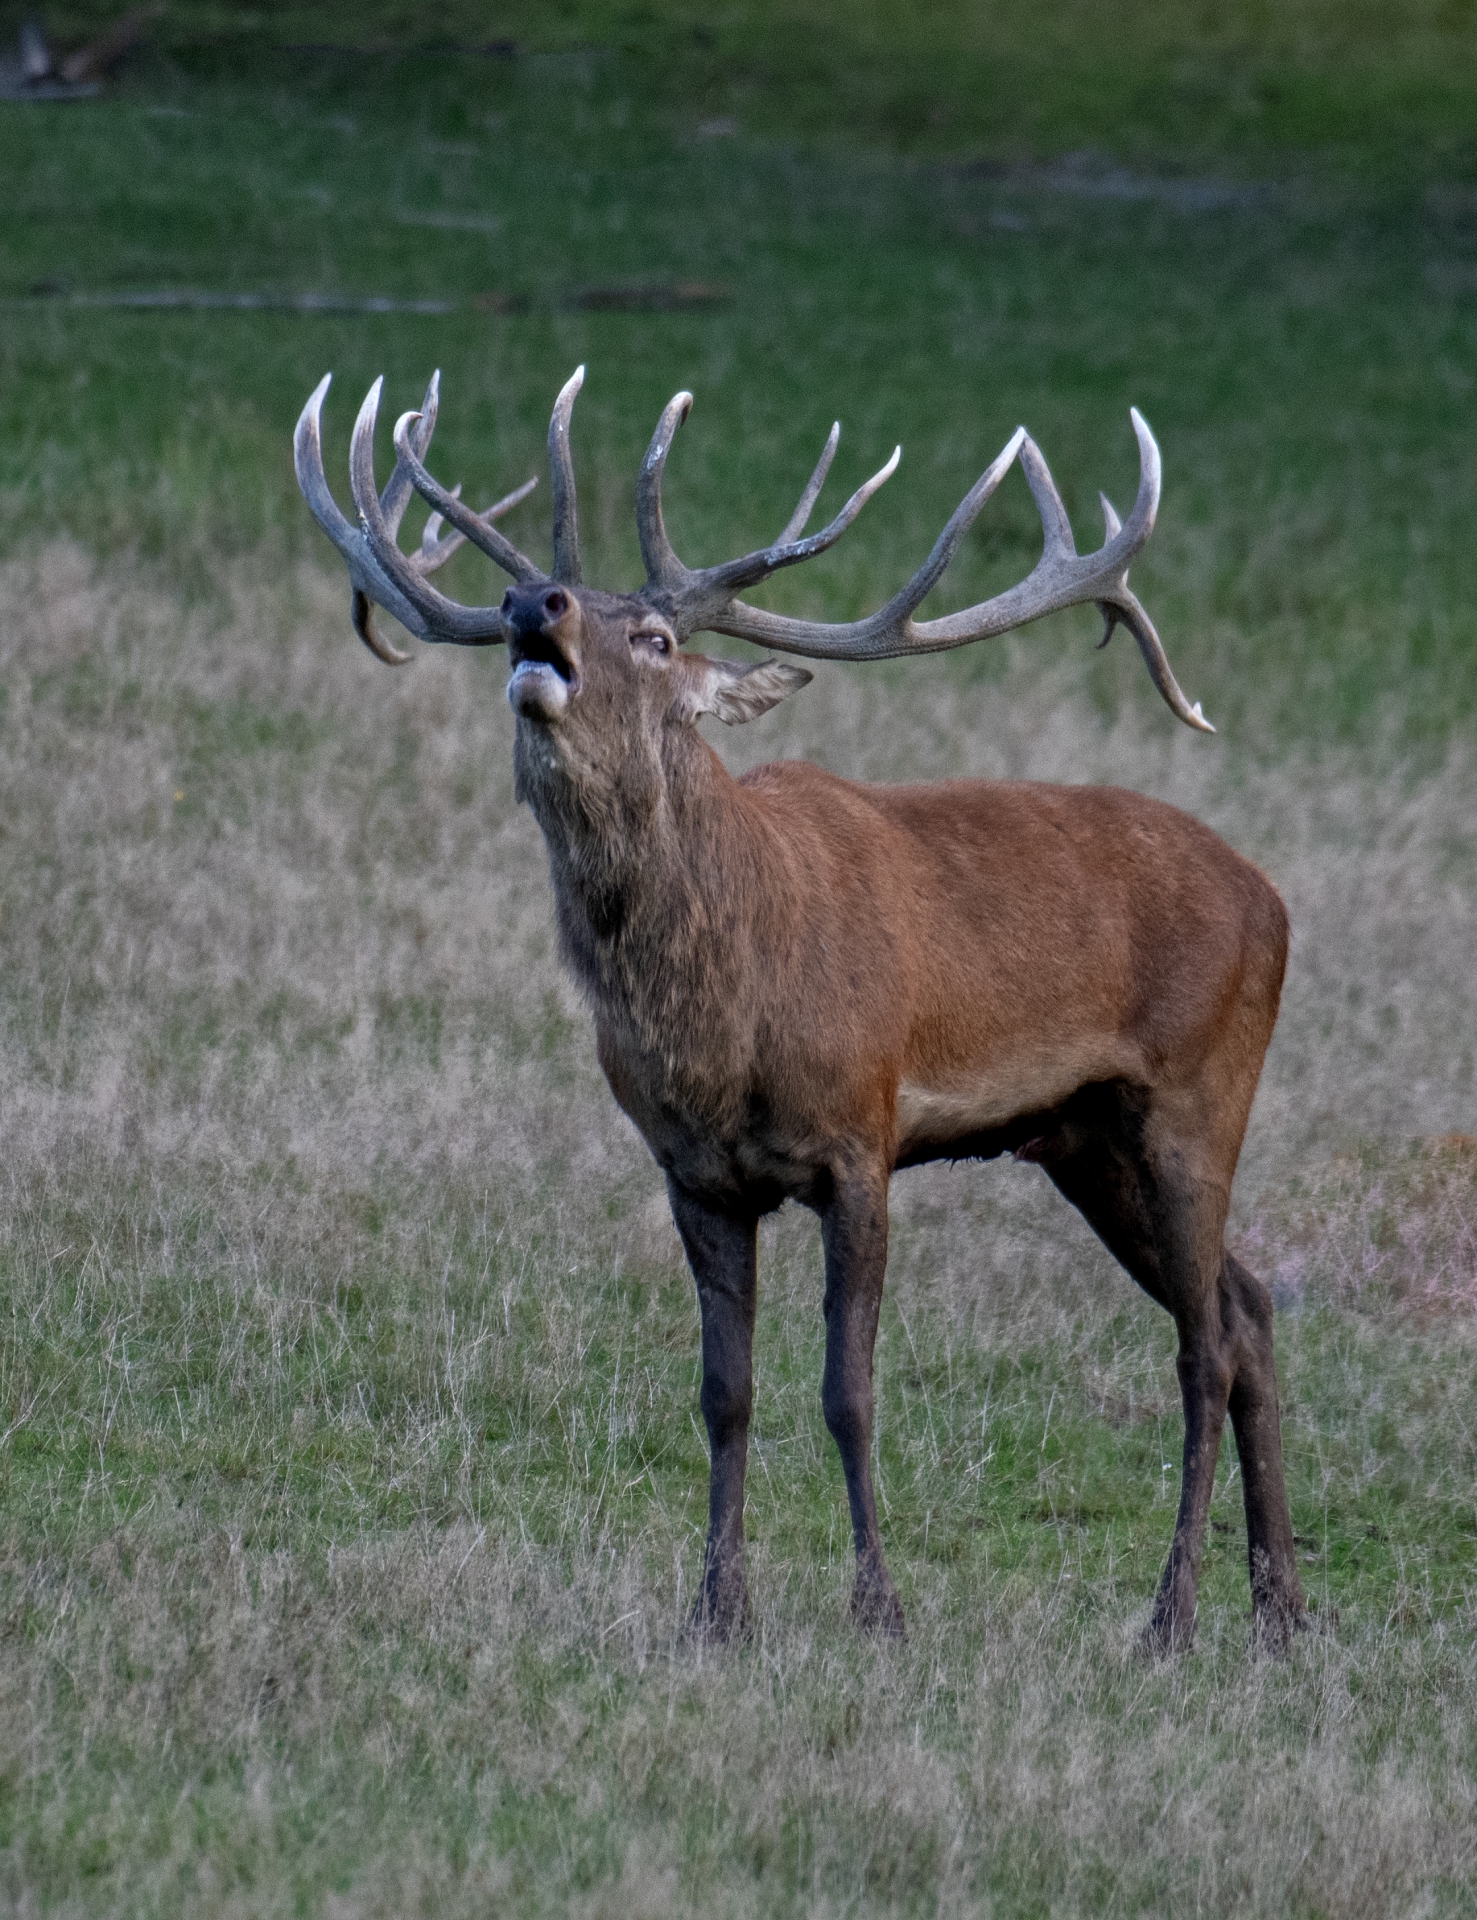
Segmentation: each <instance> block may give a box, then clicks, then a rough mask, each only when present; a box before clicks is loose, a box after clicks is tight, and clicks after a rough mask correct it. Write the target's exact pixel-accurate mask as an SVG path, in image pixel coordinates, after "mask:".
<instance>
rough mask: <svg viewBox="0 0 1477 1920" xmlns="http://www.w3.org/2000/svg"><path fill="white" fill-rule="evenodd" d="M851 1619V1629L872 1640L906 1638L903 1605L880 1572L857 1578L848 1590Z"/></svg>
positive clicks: (887, 1578) (883, 1573)
mask: <svg viewBox="0 0 1477 1920" xmlns="http://www.w3.org/2000/svg"><path fill="white" fill-rule="evenodd" d="M851 1618H852V1624H853V1625H854V1626H856V1627H858V1628H860V1630H861V1631H862V1632H863V1633H869V1634H871V1635H872V1636H873V1637H874V1638H875V1639H878V1640H903V1639H906V1638H907V1631H908V1630H907V1626H906V1624H905V1623H904V1620H903V1603H902V1601H901V1600H899V1599H898V1597H897V1588H896V1587H895V1586H894V1585H893V1584H892V1581H891V1579H890V1578H889V1577H888V1575H887V1573H886V1572H885V1571H884V1570H883V1569H882V1568H878V1569H876V1570H875V1571H874V1572H870V1573H868V1574H865V1575H863V1574H860V1573H859V1574H858V1575H857V1580H856V1585H855V1586H854V1587H853V1588H852V1590H851Z"/></svg>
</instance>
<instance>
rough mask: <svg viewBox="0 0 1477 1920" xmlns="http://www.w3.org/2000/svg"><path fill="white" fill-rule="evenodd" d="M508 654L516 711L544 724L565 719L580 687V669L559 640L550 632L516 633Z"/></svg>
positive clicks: (510, 696)
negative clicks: (511, 670)
mask: <svg viewBox="0 0 1477 1920" xmlns="http://www.w3.org/2000/svg"><path fill="white" fill-rule="evenodd" d="M508 658H509V660H510V662H511V663H512V668H513V677H512V678H511V679H510V680H509V682H508V702H509V705H510V706H511V707H512V709H513V711H514V713H517V714H521V715H522V716H523V718H524V719H525V720H537V721H541V722H542V723H543V724H544V725H545V726H552V725H554V724H555V723H556V722H558V721H559V720H562V719H563V717H564V715H565V713H566V712H567V711H568V708H569V703H570V700H571V699H572V698H573V697H574V695H575V694H576V693H577V692H578V691H579V673H578V670H577V669H576V667H575V664H574V662H573V661H572V660H571V659H570V658H569V655H568V654H567V653H565V651H564V649H563V648H562V647H561V646H560V645H559V642H558V641H557V640H555V639H554V638H553V637H552V636H551V635H550V634H547V633H526V634H525V633H519V634H514V635H512V636H511V637H510V638H509V641H508Z"/></svg>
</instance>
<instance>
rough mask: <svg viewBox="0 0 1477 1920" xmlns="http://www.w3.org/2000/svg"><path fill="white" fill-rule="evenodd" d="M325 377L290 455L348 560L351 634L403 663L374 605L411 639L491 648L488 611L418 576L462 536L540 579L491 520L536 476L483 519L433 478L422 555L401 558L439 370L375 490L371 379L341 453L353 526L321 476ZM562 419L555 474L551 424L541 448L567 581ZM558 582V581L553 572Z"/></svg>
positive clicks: (496, 636) (570, 512) (491, 613)
mask: <svg viewBox="0 0 1477 1920" xmlns="http://www.w3.org/2000/svg"><path fill="white" fill-rule="evenodd" d="M584 372H585V370H584V368H583V367H581V368H580V369H579V371H578V373H576V374H575V376H574V378H573V380H571V381H570V382H569V383H568V385H567V386H566V387H565V389H564V392H563V393H561V394H560V396H559V400H560V404H561V406H563V405H564V402H565V397H566V395H567V396H568V403H569V406H572V405H573V403H574V394H575V393H578V391H579V383H580V381H581V380H582V379H583V378H584ZM332 381H333V375H332V374H331V373H326V374H324V376H323V378H322V379H321V380H320V381H319V383H318V385H317V386H316V387H315V388H314V389H313V392H312V393H311V395H310V396H309V398H308V404H307V405H306V406H305V407H304V408H303V410H302V413H301V415H300V416H299V418H298V423H297V432H296V433H295V434H294V435H293V443H292V451H293V460H294V464H295V465H296V468H297V483H298V486H299V487H300V488H301V489H302V493H303V498H304V499H305V500H306V501H307V503H308V505H309V506H310V507H311V508H312V510H313V515H314V518H315V519H316V520H317V522H318V524H319V526H320V527H322V529H323V531H324V532H325V533H326V534H327V535H328V537H329V539H330V540H331V541H332V542H333V544H334V545H335V546H336V547H337V548H338V550H339V552H340V553H341V554H342V555H343V556H344V559H345V560H346V561H347V562H348V564H349V579H350V581H351V582H352V584H353V588H354V597H353V601H352V619H353V622H354V631H355V632H356V633H357V634H358V636H359V638H360V639H361V640H362V641H363V642H364V644H365V646H366V647H368V648H369V650H370V652H371V653H372V654H375V655H376V656H377V657H378V658H379V659H381V660H383V661H384V662H385V664H386V665H387V666H391V667H400V666H404V664H405V662H406V661H407V660H409V659H410V657H411V656H410V655H409V654H408V653H402V652H401V651H400V650H399V648H398V647H392V646H391V645H390V644H389V643H388V641H385V640H382V639H381V638H380V637H379V635H378V634H377V633H376V632H375V630H374V625H373V622H372V620H371V617H370V603H371V602H372V601H373V602H377V603H378V604H379V605H380V606H382V607H384V608H386V609H387V611H388V612H390V613H393V614H394V616H395V618H396V619H397V620H398V621H399V622H400V624H401V625H402V626H403V627H406V628H408V629H409V631H410V632H411V633H413V634H415V635H416V637H417V638H418V639H421V640H441V641H448V642H450V643H451V644H453V645H456V646H463V647H490V646H495V645H497V643H498V642H499V641H501V639H502V637H503V629H502V620H501V617H500V615H499V613H498V610H497V608H496V607H463V606H461V605H459V604H458V603H457V602H456V601H455V600H448V599H447V598H446V596H445V594H442V593H438V592H437V590H436V589H435V588H434V587H432V586H428V585H427V584H426V576H427V574H431V573H434V572H435V571H436V569H437V567H439V566H443V565H444V564H445V563H446V561H448V560H449V559H450V558H451V556H452V554H454V553H455V552H456V550H457V549H458V547H460V546H461V545H462V544H463V542H464V541H468V540H470V541H471V542H472V544H473V545H474V546H477V547H480V548H481V549H482V551H483V552H484V553H486V554H488V555H489V556H490V557H491V558H492V559H494V560H496V561H497V563H498V565H499V566H502V567H506V568H507V570H508V572H509V573H511V574H512V575H513V577H514V579H515V580H543V579H544V578H546V576H545V575H544V574H543V573H542V572H541V571H540V570H539V569H538V568H537V567H536V566H535V565H534V564H533V562H532V561H531V560H530V559H529V558H528V557H527V555H526V554H522V553H520V552H519V551H518V549H517V548H516V547H515V546H514V545H513V543H512V542H511V541H510V540H505V539H504V538H503V536H502V534H500V533H498V532H497V531H496V530H495V528H494V527H493V524H492V523H493V522H494V521H495V520H497V519H500V518H501V516H502V515H503V514H505V513H507V512H508V511H509V510H510V509H511V508H513V507H516V506H517V504H518V502H519V501H520V500H526V499H527V498H528V496H529V494H530V493H532V491H533V489H534V488H535V487H536V486H537V485H538V479H537V477H535V478H534V479H532V480H525V481H524V483H523V485H522V486H521V487H518V488H516V489H515V490H514V491H513V492H512V493H509V494H505V495H504V497H503V498H502V499H501V500H499V501H498V502H497V503H496V505H494V506H491V507H488V508H487V510H486V511H485V512H484V513H473V511H472V509H471V508H470V507H467V506H464V505H463V504H462V501H461V488H460V487H459V486H458V487H454V488H453V489H452V490H451V491H450V492H449V493H448V492H446V490H445V489H444V488H441V487H437V486H436V483H435V482H434V481H432V482H431V485H432V488H433V489H434V491H435V492H436V494H437V496H438V501H439V504H438V503H437V502H434V501H433V502H432V507H433V511H432V513H431V517H430V519H429V520H428V521H427V522H426V527H425V532H424V533H423V534H422V535H421V545H420V551H419V553H415V554H407V553H402V552H401V550H400V547H399V545H398V543H397V541H396V538H395V536H396V534H397V533H398V532H399V531H400V522H401V519H402V518H403V516H404V513H405V509H406V507H407V506H408V505H409V504H410V496H411V494H412V493H414V492H416V491H417V490H419V491H421V492H424V491H425V488H424V487H421V486H420V482H419V480H418V479H417V478H416V476H417V474H419V475H420V476H422V477H423V478H425V479H429V478H430V476H429V475H428V474H426V472H425V469H424V468H423V467H422V466H421V464H420V462H421V458H422V456H423V455H424V454H425V452H426V449H427V448H428V447H429V446H430V444H431V435H432V434H433V433H434V432H435V431H436V412H437V407H438V405H439V402H440V392H441V375H440V372H439V371H438V372H436V373H433V374H432V375H431V384H430V385H429V386H428V387H427V388H426V397H425V401H424V402H423V404H422V406H421V410H420V412H419V413H418V414H414V415H407V419H413V420H414V422H415V430H414V432H413V434H411V435H410V436H409V440H408V444H407V454H408V456H409V457H408V458H407V457H403V456H402V458H400V459H398V460H397V461H396V462H395V470H394V472H393V473H392V474H391V475H390V477H389V479H388V480H387V481H386V483H385V490H384V492H383V493H377V492H376V491H375V484H374V425H375V420H376V418H377V417H378V414H379V399H380V390H381V388H382V387H383V386H384V380H383V378H381V379H379V380H376V381H375V383H374V385H373V386H372V387H371V388H370V389H369V392H368V393H367V394H366V395H365V399H364V404H363V406H362V407H360V409H359V418H358V419H357V420H356V421H355V423H354V438H353V440H352V442H351V444H350V451H349V484H350V488H351V490H352V492H353V495H354V505H355V506H356V507H357V508H358V509H359V525H358V526H357V527H356V526H354V525H353V523H352V522H351V521H350V520H349V519H348V517H347V516H346V515H345V514H344V513H343V512H342V511H341V510H340V508H339V504H338V502H337V501H336V500H335V499H334V497H333V494H332V493H331V491H330V490H329V485H328V477H327V475H326V474H325V473H324V471H323V433H322V423H321V416H322V412H323V401H324V397H325V396H326V394H327V392H328V389H329V386H330V385H331V383H332ZM554 418H555V420H556V422H557V421H558V419H559V408H557V407H556V408H555V412H554ZM568 422H569V411H568V406H565V407H564V449H563V456H564V457H563V470H562V471H561V469H560V466H559V463H558V460H557V458H555V457H554V428H553V427H552V426H551V427H550V429H549V450H550V456H551V459H554V501H555V516H556V517H555V530H554V540H555V555H556V559H557V557H558V556H559V555H560V554H561V551H562V552H563V553H564V554H565V556H566V557H567V556H568V555H569V554H570V553H571V552H572V553H573V565H574V569H575V573H574V577H575V579H578V578H579V554H578V551H577V549H575V548H574V547H573V546H572V544H571V543H573V541H574V538H575V535H574V486H573V480H572V477H571V476H570V475H569V452H568V438H569V433H568ZM561 483H563V484H562V485H561ZM565 502H567V531H566V532H565V533H564V535H563V543H564V544H563V546H562V548H561V526H562V525H565V524H566V522H565V521H563V520H561V517H560V509H561V505H562V504H563V503H565ZM443 520H449V521H450V522H451V523H452V525H453V526H454V527H455V528H456V532H455V533H450V534H447V535H446V536H445V537H444V538H441V537H438V536H439V535H440V532H441V523H442V521H443ZM557 577H559V578H564V577H565V576H564V575H562V574H561V575H558V576H557Z"/></svg>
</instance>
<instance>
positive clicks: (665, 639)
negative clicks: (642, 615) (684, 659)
mask: <svg viewBox="0 0 1477 1920" xmlns="http://www.w3.org/2000/svg"><path fill="white" fill-rule="evenodd" d="M631 645H632V646H633V647H645V648H646V650H647V651H648V652H650V653H654V654H656V655H658V656H659V657H660V658H661V659H663V660H665V659H666V657H667V655H668V654H669V653H670V652H671V651H672V636H671V634H669V633H663V632H662V631H661V629H660V628H659V627H638V628H637V629H636V631H635V632H634V633H633V634H632V635H631Z"/></svg>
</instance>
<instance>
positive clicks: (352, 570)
mask: <svg viewBox="0 0 1477 1920" xmlns="http://www.w3.org/2000/svg"><path fill="white" fill-rule="evenodd" d="M332 384H333V375H332V374H331V373H325V374H324V376H323V378H322V379H321V380H320V381H319V382H318V384H317V386H316V387H315V388H314V389H313V391H312V393H311V394H310V395H309V396H308V401H307V405H306V406H305V407H304V408H303V410H302V412H301V413H300V414H299V415H298V422H297V430H296V432H295V433H294V434H293V437H292V453H293V464H294V466H295V467H296V469H297V483H298V486H299V487H300V488H301V489H302V494H303V498H304V499H305V500H306V501H307V503H308V505H309V507H310V508H311V509H312V512H313V517H314V519H315V520H317V522H318V524H319V526H320V527H322V529H323V531H324V532H325V533H326V534H327V535H328V537H329V539H330V540H331V541H332V542H333V544H334V545H335V546H336V547H337V548H338V550H339V552H340V553H341V554H342V555H343V557H344V559H345V560H346V561H347V562H348V566H349V581H350V585H351V587H352V594H351V597H350V602H349V607H350V618H351V619H352V621H353V625H354V631H355V633H357V634H358V636H359V638H360V639H361V640H362V641H363V642H364V644H365V646H366V647H368V648H369V650H370V652H371V653H373V654H375V655H376V656H377V657H378V658H379V659H381V660H383V661H384V663H385V665H386V666H388V667H403V666H404V665H405V663H406V661H407V660H409V658H410V655H409V654H408V653H402V652H401V651H400V649H399V648H398V647H392V646H391V645H390V643H389V642H388V641H387V640H382V639H381V638H380V636H379V635H378V634H377V633H376V632H375V630H374V624H373V621H372V619H371V617H370V603H371V601H374V600H377V601H379V603H380V605H381V606H383V607H387V608H388V609H389V611H390V612H391V613H393V614H394V616H395V618H396V619H397V620H399V621H400V623H401V624H402V625H403V626H405V627H408V628H409V629H410V631H411V632H412V633H421V632H422V631H423V624H422V622H421V618H420V615H419V614H418V613H417V612H416V610H415V608H414V607H412V606H411V605H410V603H409V602H408V601H407V600H406V599H405V597H404V595H403V594H401V593H399V592H398V591H397V590H396V588H395V585H394V583H393V582H392V581H391V580H389V579H387V578H386V576H385V573H384V571H383V569H382V568H381V567H380V566H379V565H378V564H377V563H376V561H375V559H374V556H373V555H372V554H371V552H370V550H369V546H368V543H367V541H366V539H365V536H364V531H363V529H362V528H361V527H356V526H355V525H354V524H353V523H352V521H350V519H349V518H348V516H347V515H346V514H345V513H344V512H343V511H342V510H341V509H340V507H339V504H338V502H337V501H336V500H335V499H334V497H333V494H332V492H331V491H330V489H329V485H328V476H327V475H326V474H325V473H324V471H323V424H322V414H323V402H324V399H325V397H326V396H327V393H328V389H329V387H330V386H331V385H332Z"/></svg>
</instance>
